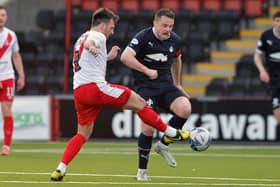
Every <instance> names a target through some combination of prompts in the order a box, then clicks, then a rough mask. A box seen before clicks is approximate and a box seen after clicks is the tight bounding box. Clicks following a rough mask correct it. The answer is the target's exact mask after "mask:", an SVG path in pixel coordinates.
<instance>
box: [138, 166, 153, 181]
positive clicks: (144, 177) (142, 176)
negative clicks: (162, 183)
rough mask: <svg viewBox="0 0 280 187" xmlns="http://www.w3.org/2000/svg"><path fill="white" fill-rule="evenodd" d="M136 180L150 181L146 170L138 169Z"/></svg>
mask: <svg viewBox="0 0 280 187" xmlns="http://www.w3.org/2000/svg"><path fill="white" fill-rule="evenodd" d="M136 179H137V180H138V181H150V180H151V179H150V178H149V177H148V172H147V170H146V169H138V172H137V175H136Z"/></svg>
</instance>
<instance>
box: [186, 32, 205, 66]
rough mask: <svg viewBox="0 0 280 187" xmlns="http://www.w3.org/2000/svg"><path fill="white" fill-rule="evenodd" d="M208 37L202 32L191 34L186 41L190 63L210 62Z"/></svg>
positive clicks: (187, 57) (187, 56)
mask: <svg viewBox="0 0 280 187" xmlns="http://www.w3.org/2000/svg"><path fill="white" fill-rule="evenodd" d="M207 37H208V36H207V35H206V34H205V33H203V32H200V31H195V32H190V33H189V35H188V38H187V40H186V45H187V52H186V59H187V62H188V63H195V62H199V61H207V60H209V43H208V42H209V40H208V38H207Z"/></svg>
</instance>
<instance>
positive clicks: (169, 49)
mask: <svg viewBox="0 0 280 187" xmlns="http://www.w3.org/2000/svg"><path fill="white" fill-rule="evenodd" d="M179 45H180V37H179V36H178V35H177V34H175V33H174V32H172V33H171V35H170V37H169V38H168V39H167V40H164V41H162V40H159V39H157V38H156V36H155V35H154V32H153V29H152V27H150V28H147V29H144V30H142V31H140V32H138V33H137V34H136V35H135V36H134V38H133V39H132V40H131V42H130V43H129V45H128V47H129V48H131V49H132V50H134V52H135V54H136V55H135V57H136V59H137V60H138V61H139V62H140V63H142V64H144V65H145V66H146V67H148V68H150V69H155V70H158V78H157V79H155V80H150V79H149V77H147V76H146V75H145V74H144V73H142V72H139V71H136V70H133V74H134V78H135V85H136V86H137V87H146V88H164V87H167V86H170V84H173V80H172V75H171V65H172V63H173V58H175V57H178V56H179V55H181V50H180V46H179Z"/></svg>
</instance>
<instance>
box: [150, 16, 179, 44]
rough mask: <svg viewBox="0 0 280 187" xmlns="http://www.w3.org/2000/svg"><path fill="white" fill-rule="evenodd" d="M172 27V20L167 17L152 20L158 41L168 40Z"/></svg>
mask: <svg viewBox="0 0 280 187" xmlns="http://www.w3.org/2000/svg"><path fill="white" fill-rule="evenodd" d="M173 26H174V19H171V18H169V17H167V16H162V17H161V18H159V19H156V20H154V28H155V32H156V35H157V37H158V38H159V39H160V40H166V39H168V38H169V36H170V33H171V31H172V29H173Z"/></svg>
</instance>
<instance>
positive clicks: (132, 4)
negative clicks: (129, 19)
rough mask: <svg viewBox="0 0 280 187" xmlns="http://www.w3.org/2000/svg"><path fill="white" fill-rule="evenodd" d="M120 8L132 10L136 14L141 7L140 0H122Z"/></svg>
mask: <svg viewBox="0 0 280 187" xmlns="http://www.w3.org/2000/svg"><path fill="white" fill-rule="evenodd" d="M120 8H121V9H123V10H131V11H132V12H133V13H134V14H136V13H137V11H138V9H139V1H138V0H121V7H120Z"/></svg>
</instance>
